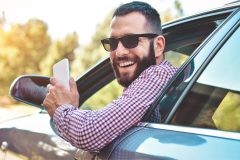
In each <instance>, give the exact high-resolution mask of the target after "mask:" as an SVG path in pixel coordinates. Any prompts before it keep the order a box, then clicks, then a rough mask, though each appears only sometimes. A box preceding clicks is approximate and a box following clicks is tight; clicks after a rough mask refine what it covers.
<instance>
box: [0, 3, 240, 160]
mask: <svg viewBox="0 0 240 160" xmlns="http://www.w3.org/2000/svg"><path fill="white" fill-rule="evenodd" d="M163 32H164V36H165V38H166V44H167V46H166V48H165V55H166V58H167V59H168V60H169V61H170V62H171V63H172V64H174V65H177V66H178V67H179V69H178V72H177V73H176V74H175V76H174V77H173V78H172V79H171V80H170V81H169V82H168V84H167V85H166V86H165V88H164V89H163V91H162V92H161V93H159V96H158V97H157V98H156V99H155V100H154V103H153V104H152V105H151V107H150V108H149V109H148V111H147V112H146V114H145V115H144V117H143V118H142V122H141V123H139V124H138V125H136V126H133V127H131V128H130V129H129V130H127V131H126V132H125V133H124V134H123V135H121V136H120V137H118V138H117V139H115V140H114V141H113V142H112V143H111V144H109V145H108V146H106V147H105V148H103V149H102V150H101V151H99V152H97V153H91V152H84V151H81V150H79V151H78V153H77V155H76V156H75V157H76V158H79V159H84V158H87V157H91V156H95V158H96V159H163V160H175V159H189V160H192V159H194V160H203V159H204V160H206V159H211V160H212V159H217V160H226V159H231V160H239V159H240V71H239V68H240V1H236V2H235V3H231V4H227V5H225V6H223V7H221V8H217V9H214V10H210V11H206V12H203V13H199V14H195V15H192V16H188V17H185V18H182V19H179V20H175V21H172V22H170V23H167V24H164V25H163ZM26 79H28V80H29V79H30V80H31V81H32V82H33V84H34V85H33V86H31V85H30V83H28V82H26V83H25V82H24V80H26ZM114 79H115V77H114V74H113V71H112V68H111V66H110V60H109V58H106V59H105V60H103V61H101V62H100V63H98V64H97V65H95V66H94V67H93V68H91V69H90V70H89V71H88V72H87V73H86V74H84V75H83V76H82V77H80V78H79V79H78V80H77V86H78V91H79V93H80V95H81V103H82V104H83V102H84V101H86V100H87V99H89V98H90V97H91V96H94V95H93V94H94V93H96V92H98V91H99V90H100V89H101V88H102V87H104V86H106V85H108V84H109V83H110V82H111V81H112V80H114ZM32 82H31V83H32ZM21 83H23V84H24V83H25V84H24V85H21ZM48 83H49V78H48V77H41V76H32V75H27V76H22V77H19V78H18V79H17V80H16V81H15V82H14V83H13V84H12V87H11V95H12V96H13V97H14V98H15V99H17V100H20V101H23V102H25V103H28V104H31V105H33V106H37V107H42V106H41V103H42V101H43V98H44V95H45V94H46V90H45V87H46V85H47V84H48ZM28 84H29V85H28ZM21 86H23V88H21ZM30 90H31V92H33V93H38V94H43V96H37V97H41V98H36V97H34V95H36V94H30V95H29V96H27V97H23V96H21V94H17V93H19V92H20V93H21V91H25V92H29V93H30ZM40 91H42V92H40ZM82 104H81V105H82ZM155 110H157V112H160V113H161V120H160V121H154V120H153V119H152V116H153V114H154V113H155ZM34 116H36V117H38V116H46V114H44V113H43V112H41V113H39V114H37V115H34ZM25 118H26V119H29V121H30V119H32V118H33V117H25ZM45 118H46V117H45ZM18 121H20V120H18ZM39 121H42V120H39ZM47 121H49V118H47ZM18 123H19V122H15V123H14V125H16V124H18ZM38 124H40V123H39V122H38ZM50 124H52V123H50ZM14 125H10V122H8V123H7V124H4V125H3V124H1V125H0V127H1V128H0V131H1V132H0V134H1V133H3V131H4V132H6V133H7V132H9V135H11V133H12V132H16V133H17V132H22V133H23V134H24V135H27V134H28V135H29V136H27V137H25V138H24V137H23V138H21V140H22V141H26V140H29V141H32V139H31V138H32V137H31V136H30V135H34V134H36V135H38V134H40V135H39V137H37V136H36V137H35V136H34V137H35V138H36V139H35V140H34V139H33V141H35V142H36V143H37V144H39V143H40V142H39V141H41V142H42V143H41V144H46V145H49V144H50V145H51V147H53V148H55V149H56V150H57V148H58V147H57V145H56V142H57V141H58V140H56V139H51V137H55V138H56V136H55V135H54V133H53V132H52V133H43V132H42V131H40V130H36V131H32V130H31V131H29V130H28V129H30V127H29V128H28V126H27V123H26V124H24V125H25V126H26V127H25V128H21V127H15V126H14ZM41 125H46V126H45V127H49V126H47V123H46V122H44V121H43V122H41ZM21 126H23V124H22V125H21ZM43 127H44V126H43ZM53 128H54V127H53ZM0 137H1V139H0V142H1V143H2V142H3V141H6V142H7V143H8V144H9V150H11V152H16V153H19V154H22V155H24V156H26V157H28V155H29V154H26V153H20V151H19V150H18V149H17V148H20V147H19V146H18V145H17V144H18V141H19V140H20V139H19V138H18V139H14V137H15V136H9V137H11V138H9V139H7V137H2V136H0ZM60 143H63V141H61V142H60ZM10 146H14V147H10ZM35 146H36V147H38V151H36V152H34V154H35V155H36V156H39V157H43V158H45V159H48V158H46V157H45V156H43V155H44V154H48V153H49V151H47V150H41V149H42V148H44V147H43V146H41V145H35ZM66 146H69V145H66ZM21 147H22V148H26V149H28V150H32V149H33V148H32V147H31V146H30V145H28V144H24V145H23V144H22V146H21ZM39 148H40V149H39ZM66 148H67V147H66ZM66 148H64V147H63V148H62V150H61V151H63V152H64V153H72V152H75V150H67V149H66ZM68 148H71V147H68ZM30 158H31V157H30ZM49 159H50V158H49Z"/></svg>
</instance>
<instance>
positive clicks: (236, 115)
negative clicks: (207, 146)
mask: <svg viewBox="0 0 240 160" xmlns="http://www.w3.org/2000/svg"><path fill="white" fill-rule="evenodd" d="M239 35H240V28H238V29H237V30H236V31H235V33H234V34H233V35H232V36H231V37H230V38H229V40H228V41H227V42H226V43H225V44H224V46H223V47H222V48H221V49H220V50H219V51H218V53H217V55H216V56H215V57H214V58H213V60H212V61H211V62H210V63H209V65H208V66H207V68H206V69H205V70H204V72H203V73H202V75H201V76H200V77H199V79H198V80H197V81H196V83H195V84H194V86H193V87H192V89H191V91H190V92H189V93H188V94H187V96H186V98H185V99H184V101H183V102H182V104H181V105H180V106H179V108H178V110H177V111H176V113H175V115H174V116H173V118H172V120H171V123H172V124H178V125H186V126H195V127H204V128H214V129H220V130H230V131H237V132H239V131H240V72H239V68H240V67H239V65H240V54H239V53H240V52H239V51H240V45H239V42H240V36H239Z"/></svg>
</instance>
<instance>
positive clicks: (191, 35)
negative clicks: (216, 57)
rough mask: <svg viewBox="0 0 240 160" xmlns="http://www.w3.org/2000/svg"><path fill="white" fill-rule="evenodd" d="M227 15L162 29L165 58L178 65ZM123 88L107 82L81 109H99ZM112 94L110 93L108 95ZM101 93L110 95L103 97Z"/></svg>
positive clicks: (115, 96)
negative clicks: (164, 42) (106, 97)
mask: <svg viewBox="0 0 240 160" xmlns="http://www.w3.org/2000/svg"><path fill="white" fill-rule="evenodd" d="M226 16H227V15H224V16H219V17H215V18H213V19H212V20H209V17H207V18H203V19H202V20H201V23H199V22H198V21H196V22H193V23H190V24H184V25H180V26H177V27H176V28H173V29H172V28H171V29H168V28H167V29H166V30H164V29H163V36H164V37H165V39H166V47H165V53H164V54H165V58H166V59H167V60H168V61H169V62H170V63H171V64H172V65H174V66H176V67H178V68H179V67H180V66H182V65H183V63H184V62H185V61H186V60H187V59H188V57H189V56H190V55H191V54H192V53H193V52H194V50H195V49H196V48H197V47H198V46H199V45H200V44H201V43H202V42H203V41H204V40H205V39H206V38H207V37H208V36H209V35H210V34H211V33H212V32H213V31H214V30H215V29H216V28H217V27H218V26H219V25H220V24H221V23H222V22H223V21H224V19H225V18H226ZM106 88H108V89H109V88H111V89H110V90H113V92H112V93H109V92H108V93H106V90H107V89H106ZM122 90H123V88H122V87H121V86H119V85H118V84H117V82H116V80H115V81H113V82H111V83H109V84H108V85H107V86H105V87H103V88H102V89H100V90H99V91H97V92H96V93H95V94H94V95H93V96H91V97H90V98H88V100H87V101H86V102H84V103H83V105H82V106H81V108H82V109H91V110H93V109H100V108H102V107H104V106H106V105H107V104H108V103H110V102H111V101H112V100H113V99H116V98H117V97H119V96H120V95H121V93H122ZM109 94H112V95H109ZM102 95H106V96H108V97H111V98H110V99H107V100H106V99H103V98H102Z"/></svg>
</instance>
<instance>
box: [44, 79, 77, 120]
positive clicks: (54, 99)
mask: <svg viewBox="0 0 240 160" xmlns="http://www.w3.org/2000/svg"><path fill="white" fill-rule="evenodd" d="M50 83H51V84H49V85H48V86H47V88H48V94H47V96H46V98H45V99H44V101H43V105H44V106H45V107H46V109H47V111H48V113H49V115H50V117H53V115H54V112H55V110H56V109H57V108H58V107H59V106H61V105H63V104H71V105H73V106H74V107H78V106H79V94H78V90H77V85H76V83H75V81H74V79H73V78H72V77H71V78H70V81H69V86H70V90H68V89H66V88H65V87H64V85H63V84H61V83H60V82H59V81H57V79H56V78H51V79H50Z"/></svg>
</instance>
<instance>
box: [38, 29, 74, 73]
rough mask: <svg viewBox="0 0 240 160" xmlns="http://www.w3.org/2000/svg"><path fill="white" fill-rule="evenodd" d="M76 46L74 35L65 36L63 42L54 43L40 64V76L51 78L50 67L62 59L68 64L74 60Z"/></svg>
mask: <svg viewBox="0 0 240 160" xmlns="http://www.w3.org/2000/svg"><path fill="white" fill-rule="evenodd" d="M77 46H78V36H77V34H76V33H73V34H71V35H67V36H66V37H65V38H64V39H63V40H58V41H55V42H53V43H52V44H51V46H50V47H49V48H48V53H47V55H46V57H44V59H43V60H42V61H41V62H40V64H39V65H40V69H41V74H43V75H48V76H52V66H53V65H54V64H55V63H56V62H57V61H59V60H61V59H63V58H68V59H69V61H70V63H71V62H72V61H73V60H74V58H75V57H74V50H75V49H76V48H77Z"/></svg>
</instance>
